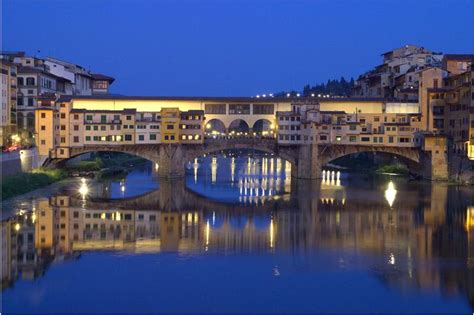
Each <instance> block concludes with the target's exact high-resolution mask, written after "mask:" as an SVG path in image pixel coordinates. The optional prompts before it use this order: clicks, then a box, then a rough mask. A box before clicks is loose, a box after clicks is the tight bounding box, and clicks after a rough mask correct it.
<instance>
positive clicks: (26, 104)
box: [0, 51, 114, 142]
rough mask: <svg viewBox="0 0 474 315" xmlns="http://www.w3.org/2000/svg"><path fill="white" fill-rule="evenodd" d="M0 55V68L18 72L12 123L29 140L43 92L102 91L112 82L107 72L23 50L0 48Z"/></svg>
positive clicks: (96, 92)
mask: <svg viewBox="0 0 474 315" xmlns="http://www.w3.org/2000/svg"><path fill="white" fill-rule="evenodd" d="M0 57H1V59H2V69H3V64H5V65H6V66H7V65H13V66H14V67H15V68H16V70H15V73H17V75H16V76H15V78H14V81H15V83H14V85H13V84H12V86H15V87H17V90H16V91H12V95H13V96H12V97H14V101H15V107H14V108H15V109H17V112H16V113H15V117H14V118H15V120H14V123H13V124H14V125H16V127H17V131H18V132H19V134H20V135H19V137H21V138H22V139H23V140H30V141H31V136H32V135H33V133H34V131H35V116H34V115H35V110H36V109H37V108H38V102H39V99H40V98H41V97H43V96H44V95H48V94H55V95H57V97H59V96H60V95H93V94H101V95H102V94H107V93H109V87H110V85H111V84H112V83H113V82H114V78H112V77H110V76H106V75H103V74H98V73H92V72H91V71H89V70H87V69H86V68H84V67H82V66H79V65H77V64H74V63H70V62H67V61H63V60H60V59H57V58H52V57H45V58H40V57H36V56H28V55H26V54H25V52H22V51H18V52H2V53H1V55H0ZM2 82H3V81H2ZM2 86H3V84H2ZM2 95H3V94H2ZM11 108H13V106H12V107H11ZM2 113H3V111H2ZM12 117H13V116H12ZM25 142H28V141H25Z"/></svg>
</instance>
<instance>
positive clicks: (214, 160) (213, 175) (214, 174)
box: [211, 157, 217, 184]
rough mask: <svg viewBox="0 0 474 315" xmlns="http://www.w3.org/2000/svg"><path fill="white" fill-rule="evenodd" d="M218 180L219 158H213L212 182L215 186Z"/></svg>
mask: <svg viewBox="0 0 474 315" xmlns="http://www.w3.org/2000/svg"><path fill="white" fill-rule="evenodd" d="M216 179H217V158H216V157H213V158H212V163H211V181H212V183H213V184H215V183H216Z"/></svg>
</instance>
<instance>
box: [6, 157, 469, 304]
mask: <svg viewBox="0 0 474 315" xmlns="http://www.w3.org/2000/svg"><path fill="white" fill-rule="evenodd" d="M208 161H209V163H208V164H207V165H206V164H205V163H203V162H205V161H202V160H201V161H200V162H201V163H199V169H198V178H197V183H198V184H199V185H198V186H197V188H199V187H200V188H201V189H206V190H207V193H209V192H208V191H209V190H213V189H217V188H219V186H220V185H224V186H225V187H226V188H227V189H230V191H231V192H232V193H235V192H237V194H236V195H235V194H231V196H232V198H234V197H235V196H237V197H238V198H240V197H242V198H244V197H245V198H247V199H246V201H244V200H243V199H242V201H241V202H237V203H222V202H220V198H215V199H214V200H213V199H209V198H205V197H204V196H203V195H204V194H197V193H195V192H193V191H192V190H190V189H188V188H187V187H189V185H190V183H191V184H192V183H195V182H196V180H195V178H194V177H195V175H194V170H192V171H191V174H190V176H189V178H187V179H186V180H185V181H170V182H167V181H162V182H160V187H159V189H156V190H153V191H150V192H147V193H145V194H142V195H139V196H132V197H127V196H125V197H124V198H121V199H114V200H110V199H107V198H109V197H110V196H111V195H114V196H116V194H118V193H119V192H120V189H117V187H126V189H125V192H127V191H128V190H129V187H130V190H132V189H134V188H133V187H134V185H131V184H130V185H129V184H127V183H130V182H127V180H125V181H123V183H122V182H119V183H117V184H114V183H112V182H109V183H108V185H107V184H105V183H100V184H99V183H95V182H92V181H90V180H84V181H81V182H80V183H79V190H80V191H82V192H84V194H82V193H79V194H78V193H71V192H70V191H65V192H64V193H61V194H58V195H55V196H52V197H50V198H40V199H35V200H33V201H32V202H31V203H30V204H27V205H25V206H24V207H22V209H21V210H18V211H17V213H16V215H15V216H13V217H11V218H10V219H8V220H5V221H3V222H2V224H1V235H2V247H1V248H2V253H1V259H2V275H3V278H2V288H3V289H4V293H5V294H7V296H8V294H10V295H9V297H10V299H8V298H6V301H10V302H7V304H6V305H7V306H6V308H7V310H8V307H10V308H11V309H12V310H13V309H14V310H21V309H22V306H23V304H22V303H18V304H15V303H14V302H12V299H11V297H14V296H15V294H20V293H21V292H24V291H22V290H24V289H22V288H23V286H18V288H17V287H15V286H13V285H14V284H15V282H20V283H22V282H24V281H29V280H35V279H40V278H41V279H43V281H42V282H34V283H35V284H36V285H41V283H48V281H51V282H54V281H61V280H58V279H57V278H56V279H55V278H54V275H50V273H49V272H48V269H50V268H55V266H56V264H61V262H63V261H70V262H75V263H77V264H78V265H82V266H83V267H82V268H84V266H88V267H87V268H94V266H92V265H88V264H90V262H88V260H87V259H86V257H88V255H92V254H93V253H110V254H113V253H122V254H127V255H128V256H127V257H135V256H138V255H139V254H145V253H146V254H148V255H150V256H145V257H149V258H143V261H142V264H144V265H143V266H142V267H144V266H147V265H148V264H152V263H154V261H155V259H156V256H153V255H161V253H164V252H166V253H167V254H170V253H178V254H179V255H180V256H179V257H184V256H183V255H192V256H193V257H199V259H200V260H202V261H204V262H205V263H206V264H211V265H212V264H213V262H215V261H216V260H218V259H219V258H218V257H227V255H230V257H232V259H235V260H239V259H240V258H239V257H244V258H245V259H246V260H247V261H249V262H252V263H253V267H251V268H257V267H255V266H257V265H258V264H259V261H260V259H261V257H267V255H268V256H269V257H272V258H271V259H270V260H269V265H268V270H269V272H270V274H271V276H272V277H278V279H279V281H282V285H283V286H284V287H287V286H289V285H293V286H296V287H301V288H305V287H306V286H308V285H309V283H314V282H312V281H308V280H307V279H306V277H312V274H313V273H314V272H317V273H322V274H330V275H332V277H333V278H334V279H333V278H331V280H324V278H320V279H318V281H320V282H321V281H322V283H321V284H322V285H323V287H325V288H326V287H328V286H330V285H331V282H332V281H336V279H338V277H340V278H342V279H344V281H343V282H344V283H345V282H347V281H350V280H347V279H350V276H349V275H351V274H356V275H358V278H357V279H358V280H357V281H358V282H364V281H374V280H375V281H376V282H377V283H378V284H379V285H381V286H385V287H387V288H390V289H391V290H389V291H387V292H392V293H390V294H392V295H390V298H391V299H394V301H395V302H394V303H395V306H396V304H397V303H398V302H399V303H401V302H403V301H404V299H406V298H407V296H417V297H419V298H420V299H421V300H423V299H425V300H426V299H428V300H430V301H431V302H430V303H435V302H436V303H441V304H442V303H445V304H444V305H449V307H453V306H456V307H457V308H456V309H458V310H459V309H461V310H464V311H467V310H468V309H469V308H472V306H473V305H474V272H473V268H474V195H473V194H472V188H467V187H466V188H457V187H451V186H446V185H440V184H433V185H431V184H429V183H425V184H423V183H419V182H414V183H410V182H406V181H405V180H403V179H399V178H392V179H390V178H386V177H380V178H369V179H357V178H353V177H352V178H346V177H345V175H341V174H339V175H338V173H337V171H335V172H334V175H333V171H332V170H330V171H329V170H327V171H326V174H329V177H328V178H325V179H323V180H321V181H318V182H303V183H293V185H291V183H290V182H287V183H285V181H287V178H288V181H289V173H288V172H289V170H288V168H287V165H286V163H284V161H283V162H282V161H281V160H278V159H276V158H262V159H252V158H251V159H247V158H246V159H244V160H242V159H238V158H235V159H228V161H229V163H228V164H226V161H225V160H222V159H220V158H216V159H215V160H214V159H213V158H209V160H208ZM214 163H215V164H216V168H217V170H216V174H215V175H212V174H210V176H207V175H206V172H211V173H212V168H213V166H212V164H214ZM195 164H197V163H196V161H195ZM193 167H194V166H193ZM226 169H227V171H225V170H226ZM223 172H224V175H222V173H223ZM226 172H227V173H226ZM277 174H280V175H277ZM286 175H288V177H286ZM206 176H207V177H206ZM213 178H215V180H214V183H212V182H213ZM341 178H342V181H341ZM204 179H205V180H204ZM226 179H227V180H226ZM277 181H279V182H278V183H277ZM222 183H225V184H222ZM232 184H233V185H234V186H232ZM295 184H297V185H295ZM85 187H87V189H86V188H85ZM203 187H204V188H203ZM194 188H195V189H197V188H196V187H194ZM221 189H222V188H221ZM111 190H113V191H114V193H113V194H111V192H110V191H111ZM74 191H77V187H75V188H74ZM214 192H215V190H214ZM269 196H271V198H270V197H269ZM401 196H403V198H401ZM238 200H240V199H238ZM255 200H258V202H257V201H255ZM160 257H161V256H160ZM166 257H168V256H166ZM323 257H326V258H324V259H325V260H323V262H321V260H322V259H323ZM84 259H86V260H84ZM104 259H105V258H104ZM180 259H182V258H176V260H175V261H172V262H170V263H171V265H170V266H172V265H174V264H175V263H176V264H178V263H179V261H180ZM288 260H289V261H290V262H288ZM120 261H121V263H125V262H123V260H120ZM79 262H81V263H80V264H79ZM116 262H117V263H118V261H116ZM194 263H197V262H196V261H194ZM241 263H242V262H241ZM236 264H238V263H236ZM142 267H138V268H142ZM71 268H72V270H74V267H71ZM157 268H158V269H160V268H164V266H162V265H160V266H159V267H157ZM169 268H172V267H169ZM176 268H178V267H176ZM220 268H221V269H222V268H223V271H226V272H230V270H233V272H235V273H238V275H239V276H240V277H245V275H246V273H248V272H249V271H248V270H247V269H245V268H242V269H240V268H238V265H235V266H234V265H233V264H232V262H229V264H226V265H224V266H221V267H220ZM191 269H193V268H191ZM193 270H194V269H193ZM245 270H247V271H245ZM169 272H171V273H176V274H179V273H180V272H182V270H181V269H176V270H169ZM190 272H191V271H190ZM192 272H195V273H192ZM192 272H191V274H190V275H189V277H193V279H201V277H202V275H201V274H200V273H199V272H200V271H199V270H198V269H196V270H195V271H192ZM213 272H214V271H213ZM216 272H217V271H216ZM300 273H301V274H304V277H302V276H301V277H300V276H299V275H300ZM290 275H292V276H290ZM84 276H85V275H84ZM221 276H222V275H221ZM141 277H146V275H141V276H138V279H135V280H133V279H132V280H129V281H132V282H133V281H136V282H137V283H131V284H130V285H131V286H132V287H133V286H136V285H138V282H140V281H144V278H143V279H142V278H141ZM253 277H254V279H253V280H252V281H253V283H252V284H251V285H257V286H258V285H259V283H260V282H259V281H262V283H267V281H268V279H260V278H258V276H257V275H256V274H254V276H253ZM262 277H263V276H262ZM218 279H219V277H217V278H216V279H213V280H212V281H215V282H213V283H214V285H215V286H217V287H222V288H226V287H227V286H229V285H234V284H229V283H226V281H225V280H222V281H221V282H219V281H220V280H218ZM155 280H156V281H155V283H154V284H153V285H154V286H159V285H160V283H162V281H161V282H160V279H155ZM76 281H79V282H80V281H81V280H80V279H77V280H76ZM206 281H207V282H208V281H211V279H210V278H206ZM199 283H200V282H199V281H198V280H196V285H198V284H199ZM77 285H78V286H80V285H84V284H80V283H78V284H77ZM187 285H188V286H192V285H191V284H189V283H188V284H187ZM201 285H202V283H201ZM272 285H275V284H272ZM353 285H355V284H353ZM345 287H346V285H341V287H340V288H339V289H338V290H344V288H345ZM6 288H10V289H6ZM157 288H158V287H157ZM364 288H365V290H366V292H365V294H366V295H367V296H370V295H372V294H382V295H383V294H388V293H387V292H385V291H383V290H380V288H378V287H374V286H372V287H371V286H367V287H364ZM70 289H71V290H73V289H74V288H73V287H71V288H70ZM159 289H164V288H162V287H159ZM108 290H111V291H114V289H113V288H109V289H108ZM295 290H297V289H295ZM314 290H316V291H314V292H315V294H316V293H317V294H324V291H325V290H326V289H324V290H322V289H319V291H318V289H314ZM297 291H298V290H297ZM380 292H385V293H380ZM393 292H398V295H395V296H394V295H393V294H394V293H393ZM353 293H354V294H356V292H353ZM82 294H86V295H87V293H84V292H83V293H82ZM240 294H241V295H242V297H243V298H245V296H246V293H240ZM298 294H299V295H304V293H303V291H301V290H299V291H298ZM133 296H134V295H133V292H130V293H129V297H130V298H131V299H133ZM385 297H386V298H387V299H388V295H387V296H385ZM454 297H456V298H462V300H464V301H466V303H467V302H468V303H470V305H471V306H470V307H469V306H467V307H466V305H464V304H462V303H461V304H459V301H458V300H456V302H453V299H454ZM84 298H87V296H85V297H84ZM283 300H284V299H283ZM305 301H306V300H305ZM311 301H312V300H311V299H308V300H307V301H306V303H308V307H309V305H315V304H314V303H313V302H311ZM374 303H379V302H374ZM436 303H435V304H433V305H438V304H436ZM450 303H455V304H450ZM456 303H457V304H456ZM377 305H379V304H377ZM379 306H380V305H379ZM307 309H311V308H307ZM311 310H314V309H311ZM420 310H421V311H422V310H423V309H420ZM391 311H395V312H396V311H397V309H392V310H391Z"/></svg>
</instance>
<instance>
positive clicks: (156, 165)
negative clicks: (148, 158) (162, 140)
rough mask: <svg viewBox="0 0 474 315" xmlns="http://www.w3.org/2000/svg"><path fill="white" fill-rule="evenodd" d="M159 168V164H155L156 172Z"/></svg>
mask: <svg viewBox="0 0 474 315" xmlns="http://www.w3.org/2000/svg"><path fill="white" fill-rule="evenodd" d="M159 167H160V166H159V165H158V163H155V171H157V170H158V168H159Z"/></svg>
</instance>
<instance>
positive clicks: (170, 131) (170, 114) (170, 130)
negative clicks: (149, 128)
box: [161, 108, 180, 143]
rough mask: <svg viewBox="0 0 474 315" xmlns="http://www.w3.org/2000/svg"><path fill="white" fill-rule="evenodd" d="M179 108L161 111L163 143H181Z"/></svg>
mask: <svg viewBox="0 0 474 315" xmlns="http://www.w3.org/2000/svg"><path fill="white" fill-rule="evenodd" d="M179 122H180V112H179V108H162V109H161V143H179Z"/></svg>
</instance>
